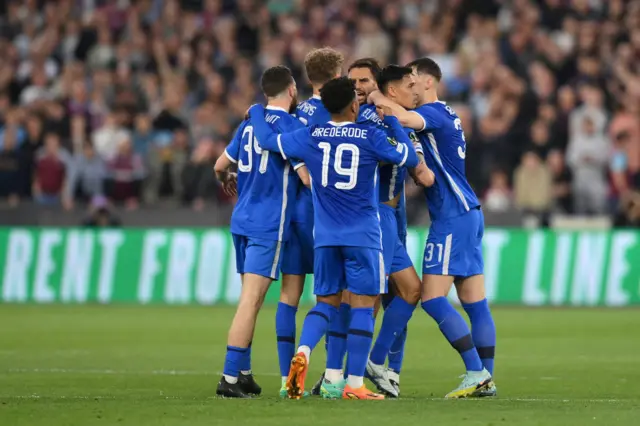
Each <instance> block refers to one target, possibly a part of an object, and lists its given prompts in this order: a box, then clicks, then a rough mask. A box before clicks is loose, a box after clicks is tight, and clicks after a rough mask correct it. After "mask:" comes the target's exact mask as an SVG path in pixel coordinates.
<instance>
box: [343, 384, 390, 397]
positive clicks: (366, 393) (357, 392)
mask: <svg viewBox="0 0 640 426" xmlns="http://www.w3.org/2000/svg"><path fill="white" fill-rule="evenodd" d="M342 399H373V400H379V399H384V395H380V394H377V393H375V392H371V391H370V390H369V389H367V387H366V386H365V385H362V386H361V387H359V388H358V389H354V388H352V387H351V386H349V385H346V386H345V387H344V391H343V392H342Z"/></svg>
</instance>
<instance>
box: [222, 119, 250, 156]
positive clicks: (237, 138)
mask: <svg viewBox="0 0 640 426" xmlns="http://www.w3.org/2000/svg"><path fill="white" fill-rule="evenodd" d="M245 124H246V122H245V121H243V122H242V123H240V125H239V126H238V128H237V129H236V133H235V134H234V135H233V138H232V139H231V142H229V145H227V148H225V150H224V155H226V156H227V158H228V159H229V161H231V162H232V163H237V162H238V158H239V157H240V145H241V140H242V132H243V130H244V127H245Z"/></svg>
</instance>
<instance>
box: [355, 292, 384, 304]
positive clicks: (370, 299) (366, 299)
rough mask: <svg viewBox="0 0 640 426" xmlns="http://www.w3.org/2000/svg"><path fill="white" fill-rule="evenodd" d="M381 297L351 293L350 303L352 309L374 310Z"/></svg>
mask: <svg viewBox="0 0 640 426" xmlns="http://www.w3.org/2000/svg"><path fill="white" fill-rule="evenodd" d="M379 298H380V297H379V296H377V295H376V296H369V295H364V294H355V293H351V297H350V299H349V300H350V301H351V307H352V308H373V307H374V306H375V304H376V300H377V299H379Z"/></svg>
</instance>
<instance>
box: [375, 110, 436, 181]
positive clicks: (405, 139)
mask: <svg viewBox="0 0 640 426" xmlns="http://www.w3.org/2000/svg"><path fill="white" fill-rule="evenodd" d="M384 122H385V124H387V126H389V128H390V129H391V131H392V134H393V136H394V138H395V140H396V141H397V148H396V149H392V151H394V152H391V151H389V150H388V148H386V146H385V148H386V151H387V153H388V155H389V159H388V160H387V161H389V160H390V158H391V157H392V156H395V157H397V158H399V156H397V155H396V153H395V152H398V154H401V155H402V160H401V162H400V163H397V162H394V161H389V162H391V163H394V164H398V165H399V166H406V167H407V168H408V169H409V173H410V174H411V176H412V177H413V179H414V181H415V182H416V183H417V184H419V185H422V186H425V187H429V186H431V185H433V183H434V182H435V175H434V174H433V172H432V171H431V170H430V169H429V168H428V167H427V165H426V163H425V162H424V157H422V158H421V157H419V156H418V154H417V153H416V149H415V148H414V143H413V141H412V140H411V139H410V138H409V135H407V133H406V131H405V129H404V128H403V127H402V126H401V125H400V122H399V121H398V119H397V118H396V117H394V116H385V118H384ZM383 145H389V144H383ZM398 148H400V149H398ZM420 150H422V149H420Z"/></svg>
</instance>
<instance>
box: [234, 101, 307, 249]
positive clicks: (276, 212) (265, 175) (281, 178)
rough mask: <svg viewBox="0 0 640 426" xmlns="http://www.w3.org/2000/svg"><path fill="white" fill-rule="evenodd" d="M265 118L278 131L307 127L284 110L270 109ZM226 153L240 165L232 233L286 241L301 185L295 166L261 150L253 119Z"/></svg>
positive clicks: (242, 128) (243, 127) (238, 134)
mask: <svg viewBox="0 0 640 426" xmlns="http://www.w3.org/2000/svg"><path fill="white" fill-rule="evenodd" d="M264 115H265V117H264V120H266V122H267V123H269V125H270V126H272V127H273V128H274V129H275V130H276V131H278V132H287V131H293V130H295V129H299V128H303V127H304V126H302V124H300V122H299V121H298V120H297V119H296V118H295V117H293V116H292V115H290V114H288V113H287V112H286V111H285V110H284V109H282V108H276V107H269V106H268V107H267V108H266V110H265V114H264ZM225 154H226V155H227V157H228V158H229V159H230V160H231V161H233V162H234V163H237V164H238V202H237V203H236V205H235V207H234V209H233V214H232V216H231V232H232V233H233V234H237V235H244V236H247V237H254V238H263V239H267V240H275V241H286V240H287V238H288V231H289V221H290V218H291V210H292V209H291V208H290V206H291V205H293V202H292V200H295V196H296V192H297V190H298V185H299V182H300V180H299V179H298V177H297V176H296V173H295V171H294V166H293V165H292V164H291V163H290V162H289V161H287V160H284V159H283V158H282V156H281V155H280V154H279V153H277V152H276V153H273V152H269V151H267V150H263V149H262V148H261V147H260V145H259V144H258V141H257V140H256V137H255V132H254V127H253V125H252V123H251V120H245V121H243V122H242V123H241V124H240V126H239V127H238V130H237V131H236V134H235V136H234V137H233V139H232V141H231V143H230V144H229V146H227V148H226V150H225Z"/></svg>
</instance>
